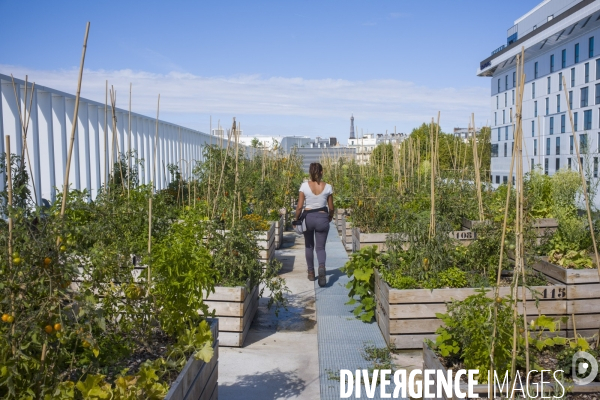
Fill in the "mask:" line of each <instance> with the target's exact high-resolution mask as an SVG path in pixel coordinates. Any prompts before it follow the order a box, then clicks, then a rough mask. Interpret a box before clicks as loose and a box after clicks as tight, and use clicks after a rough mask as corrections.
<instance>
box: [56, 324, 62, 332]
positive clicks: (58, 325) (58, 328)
mask: <svg viewBox="0 0 600 400" xmlns="http://www.w3.org/2000/svg"><path fill="white" fill-rule="evenodd" d="M61 329H62V325H61V324H59V323H56V324H54V330H55V331H56V332H58V331H60V330H61Z"/></svg>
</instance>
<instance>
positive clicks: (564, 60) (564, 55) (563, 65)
mask: <svg viewBox="0 0 600 400" xmlns="http://www.w3.org/2000/svg"><path fill="white" fill-rule="evenodd" d="M560 65H561V68H566V67H567V49H563V51H562V53H561V62H560Z"/></svg>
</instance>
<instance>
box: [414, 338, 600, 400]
mask: <svg viewBox="0 0 600 400" xmlns="http://www.w3.org/2000/svg"><path fill="white" fill-rule="evenodd" d="M425 369H431V370H435V371H436V373H435V375H433V376H434V379H433V385H431V386H430V389H429V391H430V392H431V393H433V394H436V393H437V385H436V379H435V376H437V374H438V372H437V371H442V374H443V375H444V376H448V370H447V369H446V368H445V367H444V366H443V365H442V363H441V362H440V360H439V358H438V356H437V355H436V354H435V353H434V351H433V350H431V349H430V348H429V346H427V344H426V343H423V370H425ZM453 376H454V375H453ZM533 385H535V384H532V385H530V389H529V390H530V392H531V393H535V392H536V391H537V390H539V387H536V386H533ZM551 387H553V384H552V383H545V384H544V388H551ZM460 388H461V389H460V390H461V391H462V392H463V393H466V392H467V384H466V383H464V384H461V385H460ZM557 391H558V392H559V393H561V392H562V389H561V388H560V387H558V388H557ZM473 392H474V393H478V394H479V397H480V398H491V396H490V394H489V386H488V385H487V384H485V385H473ZM598 392H600V383H598V382H592V383H590V384H588V385H583V386H577V385H572V386H570V387H569V393H598ZM441 393H442V397H433V398H427V397H423V398H424V399H436V400H437V399H444V400H454V399H456V400H458V399H459V398H458V396H456V393H453V396H452V397H446V395H445V394H446V393H445V391H444V390H442V391H441ZM509 393H510V392H509ZM496 394H497V395H499V393H498V392H497V393H496ZM504 394H506V388H505V389H504ZM423 395H425V391H423ZM538 398H540V397H539V396H538ZM546 398H550V397H546Z"/></svg>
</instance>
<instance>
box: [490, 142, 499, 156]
mask: <svg viewBox="0 0 600 400" xmlns="http://www.w3.org/2000/svg"><path fill="white" fill-rule="evenodd" d="M491 147H492V157H498V143H494V144H492V146H491Z"/></svg>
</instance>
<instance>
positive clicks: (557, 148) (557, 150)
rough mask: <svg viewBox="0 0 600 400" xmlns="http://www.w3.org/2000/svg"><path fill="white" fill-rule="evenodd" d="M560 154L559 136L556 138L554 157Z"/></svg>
mask: <svg viewBox="0 0 600 400" xmlns="http://www.w3.org/2000/svg"><path fill="white" fill-rule="evenodd" d="M559 154H560V136H558V137H557V138H556V155H557V156H558V155H559Z"/></svg>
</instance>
